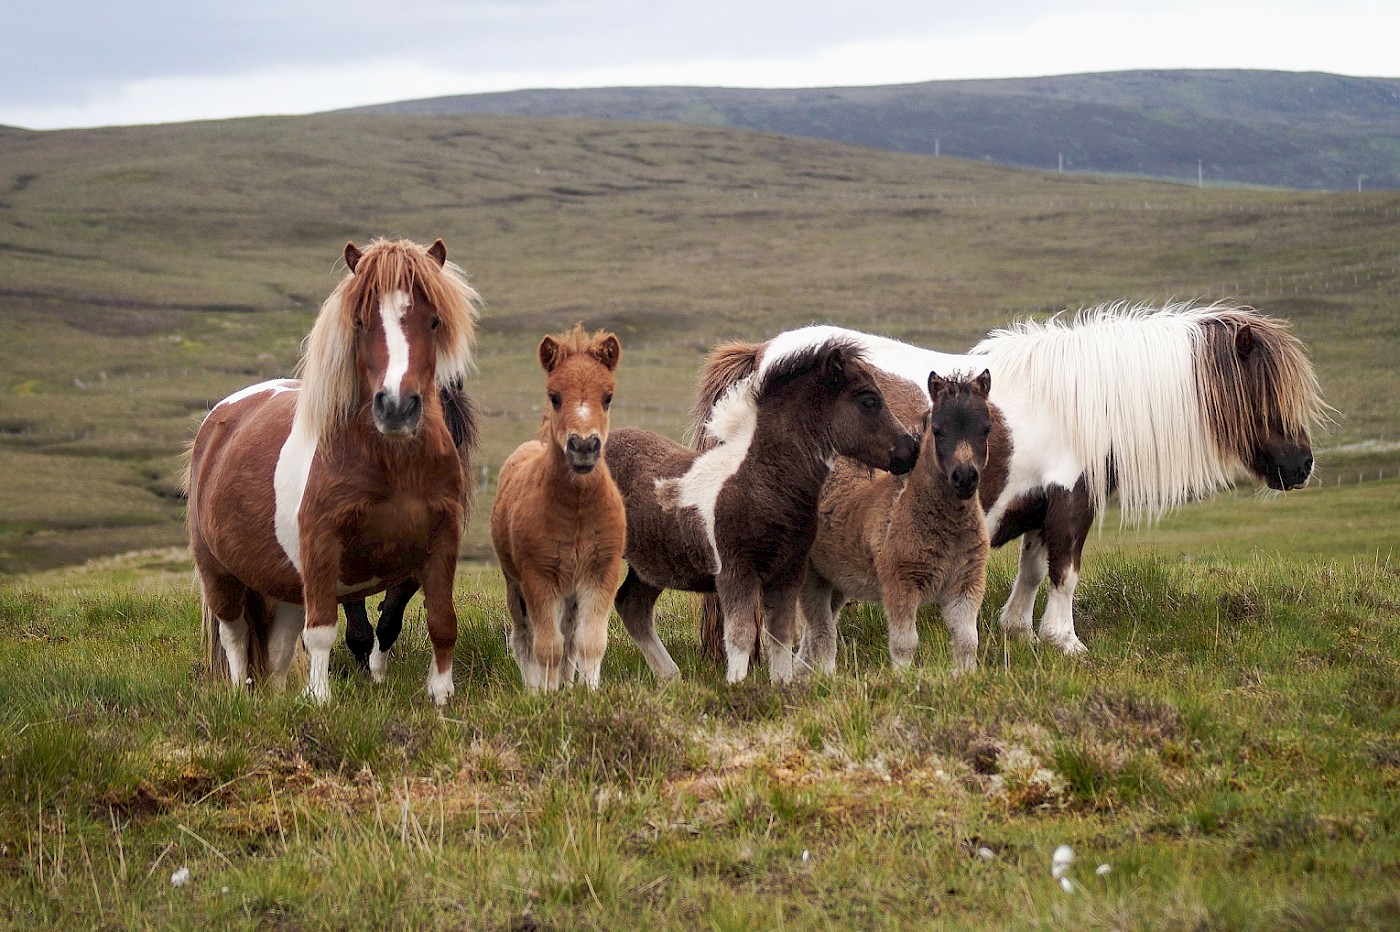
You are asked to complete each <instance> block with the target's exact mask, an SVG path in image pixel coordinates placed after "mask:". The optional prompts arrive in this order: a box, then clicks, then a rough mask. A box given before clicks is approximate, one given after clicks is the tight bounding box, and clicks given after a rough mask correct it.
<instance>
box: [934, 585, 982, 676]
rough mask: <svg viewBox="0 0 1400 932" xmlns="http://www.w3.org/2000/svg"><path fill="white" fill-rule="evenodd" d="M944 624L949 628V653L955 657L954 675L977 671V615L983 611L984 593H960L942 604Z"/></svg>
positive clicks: (947, 598)
mask: <svg viewBox="0 0 1400 932" xmlns="http://www.w3.org/2000/svg"><path fill="white" fill-rule="evenodd" d="M940 608H942V610H943V623H944V624H945V625H947V626H948V638H949V648H950V650H949V652H950V653H951V654H952V655H953V675H954V676H958V675H960V674H963V673H971V672H972V671H973V670H976V669H977V613H978V612H980V611H981V610H982V592H981V590H980V589H979V590H977V591H975V592H964V593H958V594H955V595H951V596H948V597H945V598H944V599H943V600H942V603H941V604H940Z"/></svg>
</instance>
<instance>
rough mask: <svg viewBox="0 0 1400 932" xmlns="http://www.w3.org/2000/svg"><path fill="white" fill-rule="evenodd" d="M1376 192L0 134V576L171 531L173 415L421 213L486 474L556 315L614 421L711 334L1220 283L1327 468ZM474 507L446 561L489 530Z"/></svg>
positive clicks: (645, 131) (645, 153)
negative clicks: (450, 262) (455, 320)
mask: <svg viewBox="0 0 1400 932" xmlns="http://www.w3.org/2000/svg"><path fill="white" fill-rule="evenodd" d="M1397 211H1400V194H1395V193H1388V194H1384V193H1382V194H1365V195H1359V196H1358V195H1352V194H1302V193H1297V192H1288V191H1276V190H1275V191H1267V190H1218V189H1217V190H1200V189H1196V188H1194V187H1186V186H1179V185H1170V184H1162V183H1150V182H1144V181H1135V180H1109V179H1103V178H1090V177H1082V176H1060V175H1053V174H1046V173H1037V172H1029V171H1018V170H1010V169H1005V168H999V167H995V166H991V165H984V164H979V163H976V162H970V161H963V160H959V159H950V158H944V159H932V158H926V157H919V156H909V155H898V154H894V153H888V152H879V151H873V150H867V149H860V148H856V147H852V146H843V145H838V144H833V143H825V142H818V141H814V140H803V139H795V138H785V137H775V136H763V135H757V134H749V133H742V132H736V131H732V130H724V129H719V128H698V127H683V126H656V125H643V124H626V123H616V122H587V121H573V120H539V119H524V118H501V117H441V118H431V117H393V116H318V117H305V118H279V119H255V120H234V121H226V122H219V123H196V124H179V125H170V126H148V127H124V128H112V129H101V130H76V131H63V132H52V133H17V134H9V135H6V136H5V137H4V139H3V140H0V282H3V283H4V285H3V288H0V297H3V299H4V301H5V340H4V341H0V455H2V456H3V457H4V459H3V460H0V464H2V465H4V466H5V467H7V471H9V472H11V473H12V474H14V475H20V476H24V477H25V478H24V479H23V481H21V482H6V483H0V572H16V571H22V570H32V569H37V568H42V567H47V566H55V565H62V564H68V563H75V562H81V560H82V559H84V558H87V557H91V556H98V555H102V554H108V553H113V552H120V551H123V550H131V549H137V548H147V547H154V546H166V545H175V544H178V543H179V542H180V540H181V539H182V537H183V531H182V529H181V526H180V523H181V507H182V504H181V502H180V501H179V499H178V496H175V495H173V494H172V491H173V488H174V477H175V475H176V473H177V471H178V465H177V460H176V456H177V454H178V452H179V450H180V449H181V447H182V445H183V444H184V443H186V442H187V440H188V439H189V437H190V436H191V435H192V433H193V430H194V426H195V424H196V423H197V420H198V418H199V416H201V415H202V413H203V412H204V411H205V410H206V409H207V407H208V405H209V404H210V403H211V402H213V401H215V400H217V399H218V398H221V397H223V396H224V395H225V394H227V393H228V392H229V391H231V390H233V389H235V388H238V387H240V386H242V385H245V384H248V383H250V382H253V381H255V380H258V379H260V378H265V377H270V376H274V375H283V374H287V373H288V372H289V371H290V369H291V368H292V366H293V365H294V363H295V361H296V357H297V352H298V346H299V344H300V340H301V338H302V337H303V335H304V334H305V333H306V331H307V330H308V329H309V327H310V322H311V318H312V314H313V313H314V311H315V309H316V308H317V307H318V306H319V304H320V302H321V301H322V300H323V298H324V296H325V295H326V294H327V293H328V292H329V291H330V290H331V288H332V286H333V285H334V282H335V281H336V272H335V262H336V259H337V257H338V256H339V253H340V250H341V248H342V247H343V245H344V241H345V240H346V239H350V238H354V239H356V240H359V241H363V240H364V239H366V238H367V237H369V236H373V235H381V234H387V235H406V236H411V237H413V238H416V239H420V240H424V241H429V240H431V239H432V238H433V237H435V236H443V237H445V238H446V241H447V243H448V248H449V251H450V253H451V255H452V257H453V258H454V259H455V260H458V261H460V262H461V263H462V264H463V265H464V266H465V267H466V269H467V270H468V271H469V272H470V273H471V275H472V277H473V279H474V281H475V283H476V284H477V285H478V287H479V288H480V290H481V292H482V294H483V295H484V296H485V299H486V302H487V304H486V309H485V312H484V314H483V317H482V321H481V340H480V351H481V352H480V358H479V372H478V375H477V376H476V378H474V379H473V380H472V381H471V383H470V384H469V386H468V387H469V390H470V391H471V392H472V394H473V395H474V396H475V397H476V398H477V399H478V400H479V402H480V403H481V405H482V407H483V409H484V411H485V414H486V417H485V421H484V429H483V439H484V447H483V450H482V459H483V461H484V462H485V463H486V464H487V465H488V468H489V470H494V469H495V468H496V467H498V466H499V464H500V463H501V462H502V460H503V459H504V458H505V456H506V455H507V454H508V453H509V451H510V450H511V449H513V448H514V447H515V445H516V444H518V443H519V442H520V441H522V440H524V439H527V438H529V437H530V436H532V435H533V434H534V431H535V428H536V425H537V417H538V414H537V412H536V411H535V410H534V407H535V406H536V405H538V404H539V401H540V395H541V375H540V373H539V371H538V367H537V365H536V363H535V361H534V347H535V345H536V344H537V343H538V340H539V337H540V336H541V335H543V334H544V333H546V332H552V331H558V330H560V329H564V328H567V327H569V326H571V325H572V324H573V323H574V322H575V321H577V320H583V321H585V322H586V323H587V324H588V325H590V326H606V327H609V328H612V329H614V330H616V331H617V332H618V334H619V336H620V337H621V339H622V344H623V361H622V368H621V370H620V371H619V379H620V381H619V385H618V392H617V402H616V405H615V408H614V420H615V423H617V424H619V425H621V424H642V425H644V426H647V427H651V428H656V429H659V430H661V431H663V432H665V433H667V434H669V435H671V436H673V437H679V436H680V435H681V432H682V429H683V427H684V425H685V422H686V416H685V411H686V408H687V407H688V405H689V403H690V394H691V386H692V385H693V382H694V378H695V374H696V372H697V370H698V367H699V365H700V361H701V359H702V357H703V354H704V353H705V351H706V350H707V349H708V348H709V347H710V346H711V345H712V344H713V343H714V342H715V341H717V340H720V339H726V338H746V339H761V338H764V337H766V336H768V335H770V334H772V333H774V332H777V331H778V330H780V329H782V328H785V327H789V326H794V325H798V324H805V323H810V322H813V321H823V322H828V321H829V322H834V323H839V324H844V325H848V326H855V327H859V328H863V329H873V330H876V331H881V332H886V333H890V334H892V335H894V336H898V337H902V338H905V339H909V340H912V341H915V342H919V343H923V344H926V345H930V346H935V347H944V348H957V347H965V346H967V345H969V344H971V343H972V342H973V341H975V340H976V339H978V338H979V337H980V336H981V335H983V334H985V333H986V331H987V330H988V329H990V328H992V327H995V326H999V325H1002V324H1004V323H1006V322H1007V321H1008V320H1011V319H1014V318H1018V317H1023V316H1026V315H1028V314H1044V313H1047V312H1051V311H1055V310H1059V309H1061V308H1064V307H1067V306H1068V307H1077V306H1080V305H1083V304H1091V303H1097V302H1101V301H1107V300H1114V299H1119V298H1131V299H1144V300H1146V299H1153V300H1158V301H1161V300H1165V299H1167V298H1170V297H1177V298H1183V297H1217V296H1228V297H1233V298H1235V299H1238V300H1242V301H1246V302H1251V303H1254V304H1256V305H1258V306H1259V307H1261V308H1262V309H1263V310H1265V311H1268V312H1271V313H1274V314H1277V315H1280V316H1284V317H1288V318H1290V319H1291V320H1292V321H1293V322H1294V324H1295V326H1296V328H1297V330H1298V332H1299V334H1300V335H1301V336H1302V338H1303V339H1304V340H1305V342H1306V343H1307V344H1308V345H1309V347H1310V348H1311V350H1312V352H1313V354H1314V356H1315V358H1316V361H1317V365H1318V369H1319V373H1320V375H1321V378H1322V384H1323V389H1324V392H1325V394H1326V396H1327V398H1328V399H1329V401H1330V402H1331V403H1332V404H1333V405H1334V406H1335V407H1336V408H1337V409H1338V412H1339V413H1338V418H1337V420H1338V424H1337V427H1336V429H1335V430H1334V431H1332V432H1331V433H1330V434H1329V435H1327V436H1324V437H1321V438H1318V444H1317V445H1318V447H1319V450H1320V452H1319V463H1320V464H1321V466H1320V468H1321V470H1322V473H1321V475H1322V478H1323V481H1324V482H1327V483H1329V484H1330V483H1331V482H1332V481H1334V480H1335V478H1336V476H1337V475H1341V476H1343V477H1345V478H1346V479H1347V481H1352V478H1353V477H1352V475H1351V471H1352V470H1353V468H1354V467H1364V468H1367V469H1371V468H1388V469H1390V470H1394V469H1396V467H1400V447H1397V446H1396V440H1397V437H1400V408H1397V406H1396V405H1395V404H1394V403H1393V394H1394V359H1395V356H1396V352H1397V350H1400V332H1398V331H1397V325H1400V320H1398V319H1397V317H1396V315H1395V313H1394V309H1393V306H1392V305H1393V301H1392V297H1393V292H1394V285H1395V281H1396V270H1397V265H1396V256H1395V249H1394V244H1393V237H1391V236H1390V235H1389V234H1390V232H1391V231H1392V230H1393V227H1394V219H1395V217H1396V215H1397ZM1370 441H1378V442H1379V446H1377V447H1374V448H1361V451H1360V452H1357V448H1356V447H1355V445H1357V444H1364V443H1366V442H1370ZM1367 449H1370V452H1366V450H1367ZM1333 450H1337V452H1335V453H1334V452H1332V451H1333ZM1391 474H1394V473H1393V472H1392V473H1391ZM50 475H53V476H55V477H59V478H61V479H62V481H45V480H46V478H47V477H48V476H50ZM488 475H494V473H491V472H488ZM70 476H71V477H73V478H72V481H71V482H70V481H69V480H68V479H67V478H66V477H70ZM93 490H100V492H94V491H93ZM489 502H490V499H489V494H488V495H487V496H485V497H483V498H482V499H481V502H480V506H479V507H481V508H482V509H484V508H485V507H488V506H489ZM35 514H37V515H38V516H39V517H40V518H41V520H40V521H39V522H35V521H33V520H31V518H32V517H33V516H34V515H35ZM47 514H51V515H52V519H51V520H49V519H45V518H44V515H47ZM484 527H485V522H480V521H479V522H475V523H474V524H473V530H472V531H471V532H470V534H469V535H468V537H467V539H466V541H465V543H464V552H465V554H466V555H468V556H471V557H476V558H481V557H485V556H487V555H488V554H489V545H488V543H487V541H486V539H485V535H484V533H483V529H484Z"/></svg>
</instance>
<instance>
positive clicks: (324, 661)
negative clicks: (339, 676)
mask: <svg viewBox="0 0 1400 932" xmlns="http://www.w3.org/2000/svg"><path fill="white" fill-rule="evenodd" d="M301 640H302V643H303V644H305V645H306V653H307V655H308V656H309V657H310V659H311V664H310V667H311V669H310V671H309V672H308V674H307V677H306V695H307V696H309V697H311V698H312V699H313V700H315V701H316V702H318V703H320V704H322V705H324V704H326V703H327V702H329V701H330V698H331V648H332V647H334V646H335V640H336V626H335V625H320V626H318V627H315V628H307V629H306V630H304V631H303V632H302V634H301Z"/></svg>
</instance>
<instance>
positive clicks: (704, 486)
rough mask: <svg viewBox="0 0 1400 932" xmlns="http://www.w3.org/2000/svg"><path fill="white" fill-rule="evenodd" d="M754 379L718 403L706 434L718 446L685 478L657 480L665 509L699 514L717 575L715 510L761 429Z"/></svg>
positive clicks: (662, 505)
mask: <svg viewBox="0 0 1400 932" xmlns="http://www.w3.org/2000/svg"><path fill="white" fill-rule="evenodd" d="M753 379H754V377H753V376H750V377H749V378H748V379H744V380H742V381H740V382H738V383H736V384H735V385H734V386H732V387H731V388H730V389H729V390H728V391H727V392H725V394H724V397H722V398H721V399H720V400H719V401H718V402H717V403H716V404H715V407H714V412H713V413H712V414H711V415H710V420H709V421H708V422H707V423H706V424H705V432H706V433H707V434H708V435H709V436H711V437H713V438H714V439H715V440H717V441H718V442H719V445H718V446H715V447H712V448H710V449H709V450H706V451H705V452H704V453H701V454H700V456H699V458H697V459H696V460H695V462H694V463H692V464H691V466H690V469H688V470H686V472H685V475H683V476H680V477H678V478H675V479H657V480H656V496H657V499H658V500H659V501H660V502H661V507H662V508H663V509H667V510H669V509H672V508H694V509H695V510H696V511H697V512H698V513H699V514H700V520H701V521H702V522H703V523H704V525H705V536H706V539H707V540H708V541H709V544H710V554H711V556H712V557H713V560H714V562H713V572H714V573H715V574H716V575H718V574H719V571H720V570H721V569H722V568H723V562H722V561H721V559H720V555H719V541H718V539H717V538H716V537H715V507H716V504H717V503H718V501H719V494H720V491H721V490H723V488H724V484H725V483H726V482H728V481H729V479H730V477H731V476H733V475H734V474H735V473H736V472H738V471H739V466H740V465H741V464H742V463H743V462H744V459H745V458H746V457H747V456H748V455H749V444H750V443H752V442H753V435H754V431H755V430H756V429H757V428H758V403H757V399H755V398H754V393H753V388H754V382H753Z"/></svg>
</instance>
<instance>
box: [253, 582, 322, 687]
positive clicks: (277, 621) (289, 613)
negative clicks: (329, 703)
mask: <svg viewBox="0 0 1400 932" xmlns="http://www.w3.org/2000/svg"><path fill="white" fill-rule="evenodd" d="M305 625H306V610H305V609H303V608H302V607H301V606H300V605H297V604H296V603H295V602H278V603H277V607H276V608H275V609H274V610H273V613H272V626H271V630H269V631H268V634H267V663H268V667H269V676H268V682H269V683H270V684H271V686H272V687H273V688H274V689H285V688H286V686H287V670H288V669H290V668H291V666H292V657H293V656H294V655H295V654H296V652H297V638H298V637H299V636H300V635H301V631H302V628H303V627H305ZM331 631H332V633H334V631H335V629H334V627H332V629H331Z"/></svg>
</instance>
